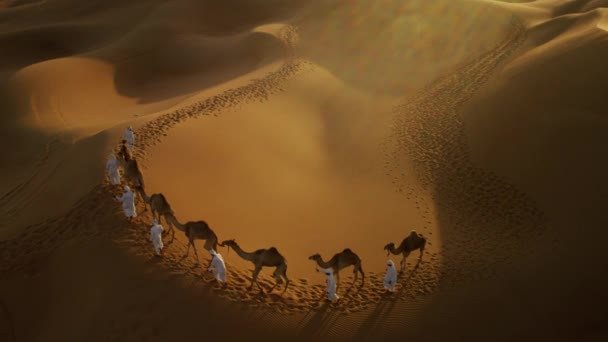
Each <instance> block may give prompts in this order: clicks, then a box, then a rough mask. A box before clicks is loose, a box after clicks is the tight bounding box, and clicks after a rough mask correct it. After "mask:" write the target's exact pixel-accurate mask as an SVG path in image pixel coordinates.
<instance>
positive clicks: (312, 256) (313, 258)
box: [308, 253, 321, 261]
mask: <svg viewBox="0 0 608 342" xmlns="http://www.w3.org/2000/svg"><path fill="white" fill-rule="evenodd" d="M319 259H321V254H319V253H315V254H313V255H311V256H309V257H308V260H314V261H317V260H319Z"/></svg>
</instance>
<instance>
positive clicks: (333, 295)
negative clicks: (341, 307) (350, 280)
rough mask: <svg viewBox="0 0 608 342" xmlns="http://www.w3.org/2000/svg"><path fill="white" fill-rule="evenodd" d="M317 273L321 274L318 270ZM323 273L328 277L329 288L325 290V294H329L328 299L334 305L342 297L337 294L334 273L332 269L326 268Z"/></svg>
mask: <svg viewBox="0 0 608 342" xmlns="http://www.w3.org/2000/svg"><path fill="white" fill-rule="evenodd" d="M317 272H319V269H318V268H317ZM322 272H323V274H325V275H326V276H327V288H326V289H325V292H326V293H327V299H328V300H329V301H330V302H332V303H333V302H337V301H338V300H340V297H339V296H338V293H337V291H338V287H337V286H336V280H335V279H334V271H333V270H332V269H331V268H326V269H323V271H322Z"/></svg>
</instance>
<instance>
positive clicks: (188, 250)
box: [184, 243, 190, 258]
mask: <svg viewBox="0 0 608 342" xmlns="http://www.w3.org/2000/svg"><path fill="white" fill-rule="evenodd" d="M188 254H190V243H188V249H187V250H186V255H185V256H184V258H185V257H187V256H188Z"/></svg>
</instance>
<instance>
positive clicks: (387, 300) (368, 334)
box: [353, 259, 422, 341]
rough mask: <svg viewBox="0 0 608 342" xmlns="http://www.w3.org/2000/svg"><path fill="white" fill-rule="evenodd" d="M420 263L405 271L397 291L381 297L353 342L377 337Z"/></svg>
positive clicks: (419, 260) (419, 261)
mask: <svg viewBox="0 0 608 342" xmlns="http://www.w3.org/2000/svg"><path fill="white" fill-rule="evenodd" d="M421 262H422V260H421V259H418V262H417V263H416V265H415V266H414V267H413V268H412V269H411V271H409V272H407V270H406V271H405V272H407V276H406V277H405V278H402V279H401V281H399V283H400V285H401V286H399V289H398V290H397V291H395V292H394V293H391V292H386V293H384V294H383V295H382V297H381V299H380V302H379V303H378V304H377V305H376V307H375V308H374V309H373V311H372V312H371V313H370V314H369V315H368V316H367V318H366V319H365V321H363V323H362V324H361V325H360V326H359V329H358V331H357V333H356V334H355V335H354V337H353V341H366V340H369V339H371V338H372V337H378V333H379V331H380V330H381V329H382V322H384V321H385V320H386V318H387V317H389V316H390V315H391V313H392V312H393V310H394V308H395V306H396V305H397V303H398V302H399V298H400V295H401V294H402V293H403V292H404V291H405V289H406V287H407V284H408V282H409V280H410V279H411V278H412V277H413V276H414V275H415V274H416V272H417V271H418V269H419V268H420V264H421Z"/></svg>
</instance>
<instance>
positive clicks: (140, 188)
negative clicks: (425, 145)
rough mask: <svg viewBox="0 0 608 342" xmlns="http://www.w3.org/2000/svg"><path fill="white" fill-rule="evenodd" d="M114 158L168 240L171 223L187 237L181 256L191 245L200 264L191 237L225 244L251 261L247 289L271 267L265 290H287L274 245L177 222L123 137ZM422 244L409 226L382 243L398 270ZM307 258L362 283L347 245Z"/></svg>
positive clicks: (421, 238)
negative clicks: (248, 244) (246, 246)
mask: <svg viewBox="0 0 608 342" xmlns="http://www.w3.org/2000/svg"><path fill="white" fill-rule="evenodd" d="M117 159H118V161H119V164H120V166H121V167H122V169H123V175H124V178H125V181H126V182H127V183H128V184H130V185H131V187H132V188H133V189H134V190H135V191H136V192H137V193H138V194H139V195H140V196H141V198H142V199H143V200H144V203H145V204H144V208H145V210H144V211H147V210H148V206H149V207H150V210H151V211H152V217H153V218H157V220H158V223H159V224H160V223H161V217H164V218H165V221H166V222H167V224H168V225H169V232H168V233H170V234H171V241H170V242H173V240H174V239H175V230H174V228H173V227H176V228H177V229H179V230H180V231H182V232H184V234H185V235H186V237H187V238H188V249H187V250H186V254H185V255H184V258H185V257H188V255H189V253H190V247H192V249H194V254H195V257H196V264H197V265H200V261H199V255H198V251H197V250H196V246H195V245H194V241H195V240H204V241H205V245H204V246H205V249H206V250H210V249H212V248H213V249H214V250H217V246H218V245H219V246H221V247H227V248H228V249H229V250H230V248H232V249H233V250H234V251H235V252H236V253H237V254H238V256H239V257H241V258H242V259H244V260H247V261H249V262H251V263H252V264H253V265H254V269H253V276H252V278H251V285H250V286H249V287H248V290H251V288H252V287H253V285H254V284H255V285H257V287H258V289H259V290H260V293H264V289H263V288H262V287H261V286H260V284H259V283H258V281H257V278H258V275H259V273H260V271H261V270H262V268H263V267H274V268H275V270H274V272H273V274H272V277H273V278H274V279H275V281H276V283H275V285H274V286H273V287H272V288H271V289H270V290H269V292H272V291H273V290H274V289H275V288H276V287H277V286H279V285H280V284H282V283H283V280H284V281H285V288H284V289H283V292H282V293H281V295H282V294H283V293H285V291H287V288H288V287H289V278H288V277H287V260H286V259H285V257H284V256H283V255H281V253H279V251H278V250H277V249H276V248H275V247H270V248H263V249H258V250H255V251H253V252H245V251H244V250H243V249H242V248H241V247H240V246H239V244H238V243H237V242H236V241H235V240H234V239H231V240H225V241H223V242H221V243H218V237H217V234H216V233H215V232H214V231H213V229H211V227H209V225H208V224H207V222H205V221H191V222H186V223H181V222H179V221H178V220H177V218H176V217H175V213H174V212H173V209H171V205H169V202H168V201H167V199H166V198H165V196H164V195H163V194H162V193H156V194H152V195H151V196H148V195H147V194H146V192H145V185H144V178H143V174H142V172H141V170H140V168H139V166H138V164H137V160H135V158H133V157H132V156H131V154H130V153H129V151H128V149H127V148H126V146H125V143H124V141H123V144H122V146H121V149H120V151H119V153H118V158H117ZM425 246H426V238H425V237H424V236H422V235H421V234H418V233H417V232H415V231H413V230H412V231H411V232H410V234H409V235H408V236H407V237H406V238H404V239H403V240H402V241H401V243H400V244H399V246H398V247H395V244H394V243H389V244H387V245H386V246H384V250H385V251H387V256H388V255H390V254H394V255H401V263H400V270H399V274H403V272H405V265H406V264H405V260H406V258H407V257H408V256H409V255H410V253H411V252H413V251H415V250H419V251H420V255H419V257H418V263H420V261H421V260H422V255H423V253H424V248H425ZM308 259H309V260H312V261H314V262H315V263H316V264H317V265H318V266H319V267H322V268H325V269H329V268H331V269H332V270H333V272H334V274H335V275H336V280H337V286H339V284H340V271H341V270H342V269H344V268H347V267H350V266H354V269H353V274H354V280H353V284H355V283H356V282H357V279H358V275H359V273H361V287H363V286H364V284H365V273H364V272H363V268H362V266H361V258H359V256H358V255H357V254H356V253H355V252H353V251H352V250H350V249H349V248H346V249H344V250H343V251H342V252H339V253H337V254H335V255H334V256H333V257H332V258H331V259H329V260H328V261H324V260H323V258H322V257H321V255H320V254H318V253H316V254H313V255H311V256H310V257H308Z"/></svg>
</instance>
